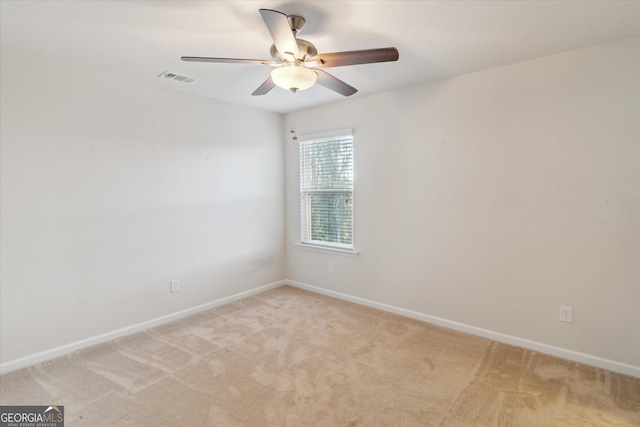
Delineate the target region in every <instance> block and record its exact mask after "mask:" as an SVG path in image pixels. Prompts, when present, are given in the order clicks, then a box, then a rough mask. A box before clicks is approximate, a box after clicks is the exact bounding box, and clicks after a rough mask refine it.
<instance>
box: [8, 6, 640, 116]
mask: <svg viewBox="0 0 640 427" xmlns="http://www.w3.org/2000/svg"><path fill="white" fill-rule="evenodd" d="M260 8H267V9H274V10H278V11H281V12H284V13H287V14H297V15H301V16H303V17H304V18H305V19H306V21H307V24H306V26H305V28H304V29H303V30H302V32H301V34H300V35H299V37H300V38H303V39H306V40H309V41H311V42H312V43H313V44H314V45H315V46H316V47H317V49H318V51H319V52H320V53H327V52H337V51H344V50H358V49H369V48H378V47H390V46H394V47H396V48H397V49H398V50H399V51H400V59H399V61H398V62H390V63H382V64H367V65H356V66H350V67H339V68H332V69H326V70H327V71H329V72H330V73H332V74H333V75H335V76H336V77H338V78H340V79H342V80H344V81H346V82H347V83H349V84H351V85H352V86H355V87H356V88H358V89H359V92H358V93H357V94H355V95H353V96H352V97H360V96H364V95H368V94H372V93H376V92H381V91H387V90H391V89H396V88H400V87H406V86H411V85H415V84H419V83H423V82H428V81H432V80H437V79H441V78H445V77H450V76H453V75H459V74H464V73H469V72H473V71H478V70H482V69H487V68H492V67H496V66H500V65H505V64H510V63H514V62H520V61H524V60H528V59H532V58H537V57H541V56H546V55H552V54H555V53H560V52H565V51H569V50H573V49H578V48H582V47H587V46H592V45H596V44H599V43H604V42H609V41H613V40H618V39H622V38H627V37H632V36H636V35H639V34H640V1H615V0H611V1H397V0H396V1H364V0H356V1H326V0H323V1H275V2H271V1H133V0H124V1H78V0H71V1H56V0H48V1H40V0H38V1H26V0H22V1H17V0H15V1H11V0H0V30H1V33H0V41H1V46H2V49H7V50H11V51H19V52H24V53H27V54H34V55H40V56H43V57H50V58H53V59H57V60H62V61H67V62H72V63H77V64H80V65H83V66H88V67H91V68H95V69H98V70H103V71H106V72H110V73H116V74H121V75H124V76H128V77H130V78H134V79H139V80H142V81H147V82H152V83H154V84H158V85H162V86H165V87H172V88H175V89H176V90H183V91H186V92H191V93H197V94H200V95H203V96H208V97H211V98H215V99H219V100H222V101H227V102H232V103H236V104H240V105H245V106H249V107H254V108H258V109H263V110H268V111H274V112H279V113H285V112H288V111H290V109H291V106H292V102H293V99H292V98H293V97H294V95H292V94H291V93H289V92H287V91H285V90H283V89H280V88H275V89H274V90H272V91H271V92H270V93H269V94H267V95H265V96H261V97H255V96H251V92H253V90H254V89H255V88H256V87H258V86H259V85H260V84H261V83H262V82H263V81H264V80H265V79H266V78H267V77H268V75H269V72H270V70H271V68H270V67H268V66H263V65H237V64H211V63H187V62H183V61H181V60H180V56H215V57H235V58H250V59H270V55H269V48H270V46H271V44H272V41H271V39H270V36H269V32H268V31H267V29H266V27H265V25H264V23H263V21H262V18H261V17H260V14H259V12H258V9H260ZM164 71H169V72H172V73H176V74H180V75H184V76H188V77H192V78H195V79H196V81H195V82H193V83H190V84H186V83H181V82H178V81H174V80H168V79H165V78H160V77H158V75H159V74H160V73H162V72H164ZM295 98H296V99H295V104H296V107H297V108H305V107H311V106H316V105H322V104H330V103H333V102H339V101H342V100H343V99H345V98H344V97H342V96H341V95H338V94H336V93H334V92H332V91H330V90H328V89H326V88H324V87H321V86H318V85H316V86H314V87H313V88H311V89H308V90H306V91H302V92H299V93H298V94H296V95H295Z"/></svg>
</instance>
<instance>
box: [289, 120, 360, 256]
mask: <svg viewBox="0 0 640 427" xmlns="http://www.w3.org/2000/svg"><path fill="white" fill-rule="evenodd" d="M341 139H350V143H351V165H350V166H351V173H352V175H355V171H354V169H355V158H354V157H355V155H354V154H355V153H354V152H355V139H354V136H353V130H352V129H340V130H334V131H329V132H322V133H314V134H307V135H301V136H300V137H299V139H298V144H299V145H298V164H299V171H298V172H299V174H298V185H299V191H298V195H299V204H298V213H299V219H300V228H299V232H300V240H299V242H300V243H296V244H295V246H296V247H298V248H300V249H305V250H311V251H314V252H325V253H334V254H340V255H345V256H351V257H354V256H357V255H358V252H357V251H356V249H355V232H354V231H355V220H354V219H355V218H354V217H355V216H354V212H355V209H354V208H355V206H354V204H353V203H354V193H355V185H354V181H355V179H354V178H355V176H354V177H352V181H351V190H350V191H347V190H343V189H342V190H336V191H332V192H331V193H343V194H351V206H352V207H351V244H345V243H339V242H327V241H319V240H312V239H311V238H308V239H303V237H304V236H305V234H306V236H309V237H310V235H311V234H312V233H311V229H310V226H311V225H310V221H309V218H308V215H310V209H309V208H308V206H304V204H305V203H309V201H308V199H306V198H305V195H306V194H319V193H322V192H323V190H317V189H315V190H308V191H305V190H304V188H303V185H304V184H303V182H302V176H303V175H302V174H303V164H302V146H303V144H312V143H321V142H330V141H332V140H341ZM304 215H307V218H306V219H307V220H306V221H305V220H303V217H304ZM305 226H306V227H307V229H306V231H305V230H303V227H305Z"/></svg>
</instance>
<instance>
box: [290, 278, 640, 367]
mask: <svg viewBox="0 0 640 427" xmlns="http://www.w3.org/2000/svg"><path fill="white" fill-rule="evenodd" d="M284 282H285V283H286V284H287V285H290V286H294V287H296V288H300V289H304V290H307V291H310V292H315V293H318V294H322V295H326V296H330V297H334V298H338V299H341V300H345V301H349V302H354V303H356V304H361V305H366V306H367V307H371V308H376V309H378V310H383V311H387V312H390V313H394V314H398V315H400V316H404V317H409V318H411V319H416V320H420V321H422V322H426V323H431V324H434V325H438V326H444V327H445V328H449V329H454V330H456V331H461V332H467V333H469V334H472V335H477V336H481V337H484V338H488V339H490V340H493V341H498V342H502V343H505V344H509V345H513V346H516V347H523V348H528V349H530V350H534V351H537V352H540V353H544V354H549V355H551V356H556V357H560V358H562V359H567V360H572V361H574V362H579V363H584V364H585V365H591V366H595V367H597V368H602V369H607V370H609V371H613V372H618V373H621V374H625V375H631V376H633V377H637V378H640V366H634V365H629V364H626V363H622V362H618V361H615V360H611V359H605V358H603V357H598V356H594V355H591V354H586V353H581V352H579V351H574V350H569V349H566V348H562V347H556V346H553V345H549V344H544V343H541V342H537V341H531V340H528V339H525V338H520V337H515V336H512V335H507V334H503V333H500V332H495V331H490V330H488V329H483V328H478V327H476V326H471V325H466V324H464V323H458V322H454V321H452V320H447V319H442V318H440V317H436V316H430V315H428V314H424V313H419V312H417V311H412V310H407V309H404V308H400V307H395V306H392V305H388V304H383V303H379V302H376V301H371V300H368V299H365V298H359V297H354V296H351V295H347V294H343V293H341V292H336V291H331V290H328V289H323V288H320V287H317V286H312V285H308V284H306V283H301V282H296V281H294V280H285V281H284Z"/></svg>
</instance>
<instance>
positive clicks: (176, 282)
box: [171, 279, 180, 293]
mask: <svg viewBox="0 0 640 427" xmlns="http://www.w3.org/2000/svg"><path fill="white" fill-rule="evenodd" d="M174 292H180V279H173V280H172V281H171V293H174Z"/></svg>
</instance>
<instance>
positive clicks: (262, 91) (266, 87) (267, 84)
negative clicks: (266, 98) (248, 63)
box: [251, 76, 276, 96]
mask: <svg viewBox="0 0 640 427" xmlns="http://www.w3.org/2000/svg"><path fill="white" fill-rule="evenodd" d="M274 87H276V84H275V83H274V82H273V80H272V79H271V76H269V78H268V79H267V80H265V81H264V83H262V84H261V85H260V86H259V87H258V89H256V90H254V91H253V93H252V94H251V95H253V96H259V95H266V94H267V93H269V91H270V90H271V89H273V88H274Z"/></svg>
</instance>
